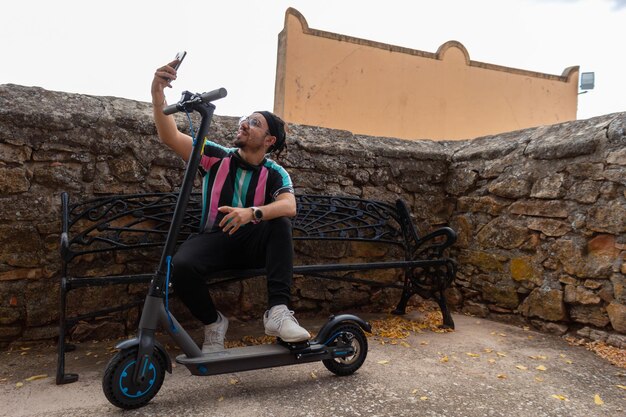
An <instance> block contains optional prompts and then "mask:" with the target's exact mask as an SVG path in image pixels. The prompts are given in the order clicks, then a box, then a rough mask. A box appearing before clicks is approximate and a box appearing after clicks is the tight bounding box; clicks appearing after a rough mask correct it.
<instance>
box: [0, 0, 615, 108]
mask: <svg viewBox="0 0 626 417" xmlns="http://www.w3.org/2000/svg"><path fill="white" fill-rule="evenodd" d="M288 7H294V8H295V9H297V10H298V11H299V12H300V13H302V15H303V16H304V17H305V19H306V20H307V22H308V25H309V27H311V28H314V29H319V30H324V31H328V32H335V33H340V34H343V35H348V36H352V37H357V38H363V39H369V40H373V41H378V42H383V43H387V44H391V45H397V46H402V47H406V48H411V49H418V50H422V51H426V52H433V53H434V52H436V51H437V49H438V48H439V46H441V45H442V44H443V43H445V42H447V41H449V40H456V41H459V42H461V43H462V44H463V45H464V46H465V48H466V49H467V51H468V53H469V56H470V59H471V60H475V61H480V62H486V63H491V64H496V65H503V66H507V67H512V68H519V69H525V70H530V71H537V72H543V73H547V74H554V75H561V74H562V73H563V70H565V68H567V67H570V66H575V65H578V66H580V71H581V73H582V72H594V73H595V88H594V89H593V90H591V91H589V92H587V93H585V94H582V95H579V96H578V99H579V101H578V118H579V119H587V118H590V117H594V116H600V115H604V114H608V113H613V112H622V111H626V72H625V71H624V64H626V52H625V51H626V47H625V46H624V44H625V41H626V0H472V1H468V0H431V1H423V0H376V1H374V0H316V1H311V0H309V1H307V0H265V1H254V0H221V1H216V0H213V1H211V0H178V1H172V0H168V1H163V0H124V1H121V0H108V1H105V2H92V1H84V0H7V1H5V2H4V4H3V6H2V13H1V15H0V39H2V42H0V56H1V57H2V59H1V62H2V65H0V84H19V85H25V86H38V87H43V88H45V89H48V90H55V91H65V92H72V93H81V94H90V95H97V96H115V97H123V98H129V99H134V100H139V101H150V83H151V80H152V77H153V74H154V71H155V69H156V68H157V67H159V66H161V65H162V64H165V63H167V62H169V61H170V60H172V59H173V58H174V56H175V55H176V52H178V51H181V50H185V51H187V57H186V58H185V62H184V63H183V64H182V65H181V68H180V69H179V76H178V79H177V80H176V81H175V82H174V83H173V88H171V89H168V90H167V99H168V102H170V103H172V102H175V101H177V100H178V98H179V96H180V94H181V92H182V91H184V90H189V91H192V92H204V91H210V90H213V89H215V88H218V87H225V88H226V89H227V90H228V97H226V98H225V99H222V100H220V101H219V102H216V105H217V109H216V114H219V115H227V116H240V115H245V114H249V113H250V112H251V111H254V110H258V109H269V110H271V109H272V108H273V103H274V82H275V76H276V51H277V46H278V34H279V33H280V31H281V30H282V28H283V25H284V18H285V11H286V10H287V8H288Z"/></svg>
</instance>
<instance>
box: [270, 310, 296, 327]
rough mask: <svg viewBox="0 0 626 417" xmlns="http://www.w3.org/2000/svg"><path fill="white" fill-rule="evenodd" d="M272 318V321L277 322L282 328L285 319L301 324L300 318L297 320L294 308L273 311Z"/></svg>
mask: <svg viewBox="0 0 626 417" xmlns="http://www.w3.org/2000/svg"><path fill="white" fill-rule="evenodd" d="M270 320H272V322H274V324H276V325H277V326H278V328H280V326H281V325H282V324H283V321H285V320H291V321H293V322H294V323H296V324H297V325H300V324H299V323H298V320H296V318H295V317H294V316H293V310H280V311H278V312H273V313H272V315H271V316H270Z"/></svg>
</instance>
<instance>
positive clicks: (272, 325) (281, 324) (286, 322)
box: [263, 304, 311, 342]
mask: <svg viewBox="0 0 626 417" xmlns="http://www.w3.org/2000/svg"><path fill="white" fill-rule="evenodd" d="M263 325H265V334H266V335H268V336H276V337H280V338H281V339H282V340H283V341H285V342H302V341H304V340H309V339H310V338H311V335H310V334H309V332H307V331H306V329H305V328H303V327H302V326H300V325H299V324H298V320H296V318H295V317H294V316H293V311H291V310H289V309H288V308H287V306H286V305H284V304H281V305H277V306H274V307H272V308H271V309H270V310H268V311H266V312H265V314H264V315H263Z"/></svg>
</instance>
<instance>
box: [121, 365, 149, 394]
mask: <svg viewBox="0 0 626 417" xmlns="http://www.w3.org/2000/svg"><path fill="white" fill-rule="evenodd" d="M135 362H136V361H132V362H130V363H129V364H128V365H126V367H125V368H124V370H123V371H122V373H121V374H120V380H119V384H120V391H121V392H122V393H124V395H125V396H127V397H129V398H139V397H141V396H143V395H146V393H148V392H150V390H151V389H152V387H153V386H154V381H156V377H157V374H156V369H155V367H154V365H153V364H152V362H150V361H146V365H145V366H144V371H143V372H142V376H144V375H145V371H146V367H147V368H148V370H150V371H151V372H152V378H151V379H150V380H149V381H148V387H147V388H146V390H145V391H141V390H139V391H137V392H136V393H134V394H131V393H129V392H128V388H127V387H125V386H124V379H125V378H126V377H128V376H129V373H128V371H129V368H130V367H131V366H133V365H134V364H135ZM148 364H149V365H150V366H149V367H148Z"/></svg>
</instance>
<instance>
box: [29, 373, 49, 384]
mask: <svg viewBox="0 0 626 417" xmlns="http://www.w3.org/2000/svg"><path fill="white" fill-rule="evenodd" d="M44 378H48V374H41V375H33V376H31V377H28V378H26V379H25V381H28V382H30V381H35V380H37V379H44Z"/></svg>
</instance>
